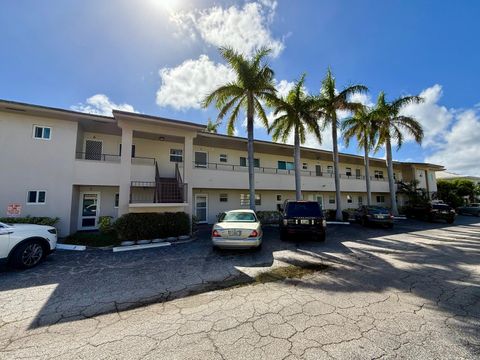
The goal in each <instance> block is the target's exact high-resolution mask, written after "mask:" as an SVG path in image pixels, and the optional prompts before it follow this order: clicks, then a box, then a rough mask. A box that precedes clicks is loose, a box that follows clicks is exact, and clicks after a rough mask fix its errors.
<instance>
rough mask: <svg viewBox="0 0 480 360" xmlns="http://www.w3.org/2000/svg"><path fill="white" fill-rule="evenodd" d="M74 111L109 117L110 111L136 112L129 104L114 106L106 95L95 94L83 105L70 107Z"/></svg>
mask: <svg viewBox="0 0 480 360" xmlns="http://www.w3.org/2000/svg"><path fill="white" fill-rule="evenodd" d="M70 108H71V109H72V110H74V111H80V112H84V113H89V114H95V115H105V116H111V115H112V110H122V111H129V112H136V111H135V109H134V108H133V106H132V105H130V104H115V103H114V102H113V101H111V100H110V99H109V98H108V96H107V95H104V94H96V95H93V96H91V97H89V98H88V99H87V100H86V101H85V103H79V104H78V105H73V106H71V107H70Z"/></svg>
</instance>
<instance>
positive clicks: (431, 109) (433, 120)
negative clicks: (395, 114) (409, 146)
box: [401, 84, 454, 146]
mask: <svg viewBox="0 0 480 360" xmlns="http://www.w3.org/2000/svg"><path fill="white" fill-rule="evenodd" d="M442 95H443V91H442V86H441V85H438V84H435V85H433V86H431V87H429V88H427V89H425V90H423V91H422V92H421V93H420V96H421V97H422V98H423V99H424V102H423V103H421V104H410V105H407V106H405V107H404V108H403V109H402V111H401V114H402V115H406V116H413V117H415V118H416V119H417V120H418V121H419V122H420V123H421V124H422V126H423V130H424V133H425V136H424V140H423V145H424V146H430V145H435V144H436V143H437V142H438V141H439V140H441V139H442V138H443V137H444V136H445V135H446V132H447V128H448V126H449V125H450V123H451V121H452V119H453V116H454V114H453V112H454V111H453V110H449V109H447V108H446V107H445V106H441V105H439V104H438V102H439V101H440V99H441V97H442ZM406 140H410V141H412V140H413V138H411V137H408V138H407V139H406Z"/></svg>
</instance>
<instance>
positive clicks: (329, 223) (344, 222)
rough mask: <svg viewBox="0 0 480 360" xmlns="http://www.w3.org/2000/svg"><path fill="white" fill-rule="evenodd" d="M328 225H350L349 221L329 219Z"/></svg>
mask: <svg viewBox="0 0 480 360" xmlns="http://www.w3.org/2000/svg"><path fill="white" fill-rule="evenodd" d="M327 225H350V222H348V221H327Z"/></svg>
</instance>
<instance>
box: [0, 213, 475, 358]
mask: <svg viewBox="0 0 480 360" xmlns="http://www.w3.org/2000/svg"><path fill="white" fill-rule="evenodd" d="M308 262H310V263H321V264H326V265H328V266H329V269H328V270H327V271H325V272H320V273H314V274H311V275H309V276H307V277H305V278H302V279H291V280H285V281H280V282H274V283H268V284H256V285H249V286H243V287H238V288H237V287H234V288H231V289H223V290H216V291H212V290H214V289H217V288H220V287H222V284H224V285H234V284H238V283H244V282H245V283H248V281H249V279H251V278H252V276H254V275H255V274H256V273H258V272H259V271H263V270H265V269H268V268H271V267H279V266H286V265H289V264H299V263H308ZM479 289H480V219H478V218H473V217H463V216H462V217H459V218H458V219H457V223H456V224H454V225H453V226H452V225H447V224H443V223H434V224H430V223H423V222H416V221H410V220H403V221H398V222H397V223H396V226H395V228H394V229H393V230H389V229H379V228H361V227H360V226H359V225H335V226H331V227H329V229H328V233H327V242H326V243H316V242H308V241H302V242H298V243H296V242H288V243H284V242H281V241H280V240H279V239H278V231H277V229H274V228H272V229H266V230H265V237H264V245H263V249H262V250H261V251H241V252H238V251H220V252H219V251H214V250H213V249H212V247H211V244H210V242H209V239H208V229H204V230H203V231H202V232H201V236H200V237H199V239H198V240H196V241H193V242H191V243H186V244H179V245H175V246H171V247H168V248H158V249H149V250H141V251H133V252H125V253H113V252H106V251H101V250H89V251H85V252H67V251H58V252H57V253H56V254H54V255H53V256H51V257H50V258H48V259H47V261H45V262H44V263H43V264H41V265H40V266H39V267H37V268H35V269H31V270H28V271H12V270H10V271H6V272H3V273H0V357H1V358H5V359H6V358H19V357H23V356H26V357H28V356H30V357H39V358H47V357H48V358H51V357H55V356H58V357H62V358H82V357H83V358H92V357H95V358H128V359H132V358H163V357H165V358H167V357H168V358H169V359H172V358H253V357H258V356H261V357H262V358H268V357H271V358H291V359H293V358H308V357H311V358H349V357H350V358H377V357H382V356H383V357H396V356H399V357H409V358H411V357H416V358H419V357H425V358H478V356H480V332H479V329H480V290H479ZM32 349H35V351H34V353H32Z"/></svg>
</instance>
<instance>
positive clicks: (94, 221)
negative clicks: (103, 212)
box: [78, 192, 100, 230]
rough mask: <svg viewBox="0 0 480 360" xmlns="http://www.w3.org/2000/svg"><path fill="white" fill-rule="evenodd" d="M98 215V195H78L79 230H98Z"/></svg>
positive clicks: (95, 193)
mask: <svg viewBox="0 0 480 360" xmlns="http://www.w3.org/2000/svg"><path fill="white" fill-rule="evenodd" d="M99 214H100V193H98V192H82V193H81V194H80V211H79V224H78V229H79V230H95V229H98V216H99Z"/></svg>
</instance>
